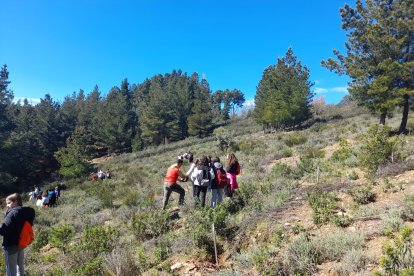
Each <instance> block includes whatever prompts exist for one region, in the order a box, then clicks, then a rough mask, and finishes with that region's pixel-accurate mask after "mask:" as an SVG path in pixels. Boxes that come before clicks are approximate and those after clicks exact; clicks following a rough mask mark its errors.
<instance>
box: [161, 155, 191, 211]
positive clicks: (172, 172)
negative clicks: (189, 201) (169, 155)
mask: <svg viewBox="0 0 414 276" xmlns="http://www.w3.org/2000/svg"><path fill="white" fill-rule="evenodd" d="M182 165H183V160H182V159H177V163H175V164H173V165H171V166H170V167H169V168H168V170H167V174H166V175H165V178H164V199H163V209H164V210H165V208H166V207H167V204H168V200H169V199H170V195H171V193H172V192H176V193H178V194H180V198H179V199H178V204H179V205H183V204H184V196H185V190H184V189H183V187H181V186H180V185H178V184H177V181H178V180H181V181H187V180H188V177H187V176H185V175H184V174H183V173H182V172H181V166H182Z"/></svg>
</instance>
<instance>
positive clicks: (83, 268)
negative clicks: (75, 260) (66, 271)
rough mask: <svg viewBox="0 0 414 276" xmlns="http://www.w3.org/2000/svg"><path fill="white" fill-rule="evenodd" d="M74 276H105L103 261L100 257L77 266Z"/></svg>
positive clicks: (72, 273) (73, 272)
mask: <svg viewBox="0 0 414 276" xmlns="http://www.w3.org/2000/svg"><path fill="white" fill-rule="evenodd" d="M71 275H73V276H101V275H102V276H104V275H105V272H104V270H103V267H102V259H101V258H100V257H98V258H95V259H92V260H91V261H89V262H87V263H84V264H82V265H80V266H77V267H76V268H75V269H74V270H73V271H72V272H71Z"/></svg>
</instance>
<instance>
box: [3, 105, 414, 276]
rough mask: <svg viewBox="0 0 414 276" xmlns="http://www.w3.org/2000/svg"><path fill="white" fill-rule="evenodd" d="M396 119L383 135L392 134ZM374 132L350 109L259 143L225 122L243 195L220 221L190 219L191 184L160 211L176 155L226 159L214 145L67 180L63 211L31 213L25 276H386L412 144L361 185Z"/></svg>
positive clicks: (157, 152)
mask: <svg viewBox="0 0 414 276" xmlns="http://www.w3.org/2000/svg"><path fill="white" fill-rule="evenodd" d="M398 119H399V118H393V119H389V121H388V122H387V123H388V125H390V126H391V127H396V126H397V125H398V122H399V120H398ZM411 120H412V119H411ZM318 121H319V122H318ZM376 121H377V118H374V117H372V116H370V115H367V114H364V113H363V112H361V111H360V110H359V109H358V108H352V107H342V108H339V107H337V108H336V109H334V110H329V112H328V111H326V113H325V114H323V115H321V116H320V117H319V118H318V120H315V123H314V124H312V125H311V126H310V127H308V128H305V129H303V130H299V131H291V132H277V133H268V134H264V133H263V132H261V131H260V127H259V126H257V125H255V124H254V123H253V122H252V121H251V120H250V119H245V120H239V121H235V122H233V123H232V124H231V125H229V126H227V127H226V128H225V129H222V130H221V133H222V134H223V133H224V134H223V137H225V139H230V138H228V137H227V136H226V134H229V135H230V137H233V138H232V139H233V140H234V142H235V143H234V144H235V145H236V146H235V147H236V148H237V149H236V148H235V150H236V152H235V153H236V156H237V157H238V159H239V161H240V163H241V164H242V174H241V175H240V176H239V178H238V181H239V186H240V188H239V190H238V192H237V195H236V196H235V198H234V199H232V200H230V199H226V200H225V201H224V203H223V204H222V205H220V206H219V207H218V208H216V209H210V208H205V209H200V208H196V209H195V208H194V207H193V204H194V201H193V198H192V190H191V183H190V182H187V183H183V184H182V186H183V187H184V188H185V190H186V203H185V205H184V206H183V207H182V208H180V209H179V210H178V209H177V208H176V207H177V200H178V196H177V194H174V193H173V195H172V198H171V199H170V203H169V208H170V209H169V210H168V211H167V212H163V211H162V208H161V205H162V193H163V190H162V189H163V188H162V182H163V177H164V174H165V172H166V169H167V167H168V166H169V165H171V164H172V163H173V162H174V160H175V158H176V156H177V155H178V154H179V153H180V152H184V151H188V150H190V151H192V152H193V153H194V155H195V156H196V157H200V156H202V155H211V156H219V157H220V158H221V159H222V160H224V159H225V152H222V151H220V150H219V149H218V147H217V144H218V143H217V141H216V138H215V137H209V138H205V139H199V140H197V139H188V140H185V141H181V142H179V143H175V144H170V145H165V146H162V147H158V148H153V149H148V150H146V151H143V152H139V153H133V154H125V155H120V156H115V157H112V158H107V159H105V160H104V161H103V162H98V163H97V167H99V168H102V169H106V168H110V169H111V171H112V173H113V177H112V179H107V180H103V181H90V180H88V179H86V178H85V179H75V180H68V181H66V182H65V185H66V186H67V189H66V190H64V191H63V196H62V198H61V199H60V200H59V205H58V206H57V207H56V208H48V209H39V210H38V212H37V214H38V216H37V218H36V224H35V231H36V233H37V237H36V241H35V242H34V244H32V245H31V246H30V248H29V249H27V253H26V256H27V260H26V263H27V268H28V271H29V275H157V274H159V275H170V274H176V275H186V274H187V275H264V274H265V275H293V274H295V273H296V274H309V275H371V274H372V273H373V272H374V271H377V270H378V271H382V270H383V267H382V266H381V264H380V263H379V260H380V258H381V256H382V255H383V252H382V246H383V244H384V243H385V242H386V241H387V240H390V237H394V236H395V237H398V236H399V234H398V233H399V231H400V230H401V229H403V227H404V226H405V225H409V226H411V227H412V228H413V227H414V224H413V222H412V221H413V220H414V177H413V176H414V143H413V142H414V141H413V140H414V137H413V136H410V135H408V136H407V137H404V138H402V139H401V140H399V141H400V143H401V145H402V146H400V147H395V150H394V151H393V153H392V161H393V162H391V159H390V161H389V162H388V163H386V164H384V165H382V166H381V167H380V169H379V170H378V171H377V172H376V174H375V175H374V176H373V177H370V178H366V175H367V174H366V170H365V168H363V167H361V166H360V162H359V161H358V160H359V157H360V155H361V152H362V149H361V147H362V144H363V138H364V137H366V135H367V134H366V133H367V130H368V129H369V127H370V125H371V124H373V123H376ZM226 137H227V138H226ZM187 167H188V164H187V163H185V168H184V171H185V170H186V169H187ZM51 185H55V183H52V184H51ZM210 196H211V193H209V195H208V199H207V202H209V200H210ZM213 222H214V225H215V230H216V237H215V238H216V241H217V250H218V266H216V264H215V258H214V239H213V235H212V223H213ZM0 265H1V264H0Z"/></svg>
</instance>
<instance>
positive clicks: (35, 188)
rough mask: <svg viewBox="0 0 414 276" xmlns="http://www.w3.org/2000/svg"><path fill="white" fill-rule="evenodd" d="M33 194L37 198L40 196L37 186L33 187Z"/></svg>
mask: <svg viewBox="0 0 414 276" xmlns="http://www.w3.org/2000/svg"><path fill="white" fill-rule="evenodd" d="M34 193H35V197H38V196H39V195H40V188H39V186H34Z"/></svg>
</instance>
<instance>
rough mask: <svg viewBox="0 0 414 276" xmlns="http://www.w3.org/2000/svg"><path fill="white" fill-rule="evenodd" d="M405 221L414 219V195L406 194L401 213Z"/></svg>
mask: <svg viewBox="0 0 414 276" xmlns="http://www.w3.org/2000/svg"><path fill="white" fill-rule="evenodd" d="M401 217H402V219H404V220H405V221H414V195H406V196H405V198H404V205H403V209H402V214H401Z"/></svg>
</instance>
